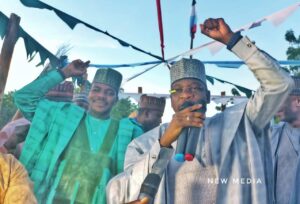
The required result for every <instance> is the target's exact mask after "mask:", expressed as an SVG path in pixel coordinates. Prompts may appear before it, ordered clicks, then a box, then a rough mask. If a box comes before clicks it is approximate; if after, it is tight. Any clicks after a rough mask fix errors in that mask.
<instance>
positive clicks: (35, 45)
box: [0, 0, 300, 96]
mask: <svg viewBox="0 0 300 204" xmlns="http://www.w3.org/2000/svg"><path fill="white" fill-rule="evenodd" d="M20 1H21V2H22V3H23V5H25V6H29V7H35V8H45V9H49V10H53V11H54V12H55V13H56V14H57V15H58V16H59V17H60V18H61V19H62V20H63V21H64V22H65V23H66V24H67V25H68V26H69V27H70V28H71V29H73V28H74V27H75V26H76V24H78V23H82V24H84V25H85V26H87V27H88V28H90V29H93V30H95V31H97V32H101V33H104V34H106V35H108V36H110V37H111V38H113V39H115V40H118V42H119V43H120V44H121V45H122V46H126V47H129V46H130V47H132V48H133V49H135V50H137V51H141V52H143V53H145V54H148V55H150V56H152V57H154V58H156V59H158V60H157V61H150V62H141V63H132V64H121V65H99V64H91V65H90V66H91V67H97V68H99V67H104V68H119V67H136V66H144V65H152V66H151V67H149V68H146V69H145V70H143V71H142V72H139V73H137V74H135V75H133V76H131V77H130V78H128V79H126V80H125V82H128V81H130V80H132V79H134V78H136V77H138V76H140V75H142V74H144V73H146V72H148V71H149V70H151V69H153V68H155V67H157V66H158V65H160V64H162V62H163V61H165V62H167V63H168V64H170V63H172V62H173V61H175V60H176V59H178V58H181V57H184V56H191V55H193V54H195V53H197V52H199V51H200V50H202V49H203V48H208V49H209V50H210V51H211V53H212V54H216V53H217V52H218V51H219V50H220V49H221V48H222V47H223V44H221V43H218V42H216V41H212V42H208V43H205V44H203V45H200V46H198V47H196V48H193V49H190V50H188V51H186V52H183V53H181V54H179V55H177V56H175V57H172V58H169V59H167V60H164V51H163V48H164V42H163V32H162V19H161V11H159V9H158V20H159V28H160V32H161V47H162V57H159V56H157V55H153V54H151V53H150V52H146V51H144V50H142V49H140V48H137V47H135V46H133V45H132V44H129V43H127V42H125V41H123V40H121V39H119V38H116V37H115V36H112V35H111V34H109V33H108V32H107V31H105V32H104V31H102V30H100V29H98V28H95V27H93V26H91V25H90V24H87V23H85V22H83V21H81V20H79V19H77V18H75V17H73V16H70V15H68V14H66V13H64V12H62V11H60V10H58V9H56V8H53V7H51V6H49V5H47V4H45V3H43V2H41V1H38V0H20ZM157 3H159V4H160V1H159V0H157ZM195 4H196V1H195V0H193V3H192V12H191V17H190V35H191V48H192V39H193V38H194V37H195V33H196V29H197V16H196V10H195ZM299 6H300V2H299V3H296V4H294V5H292V6H289V7H287V8H285V9H282V10H280V11H278V12H276V13H273V14H271V15H269V16H266V17H264V18H262V19H260V20H257V21H254V22H252V23H250V24H247V25H246V26H243V27H241V28H239V29H237V30H236V31H245V30H249V29H252V28H256V27H258V26H261V25H262V23H263V22H265V21H270V22H271V23H272V24H273V25H274V26H278V25H279V24H280V23H282V22H284V20H286V19H287V18H288V16H290V15H291V14H292V13H293V12H294V11H296V10H297V9H298V7H299ZM159 8H160V5H159ZM7 24H8V18H7V17H6V16H5V15H4V14H3V13H1V12H0V36H1V38H2V39H3V38H4V36H5V31H6V27H7ZM195 25H196V26H195ZM19 37H22V38H23V39H24V43H25V49H26V53H27V58H28V59H29V60H32V59H33V58H34V57H35V56H36V54H39V56H40V59H41V62H40V63H39V65H41V64H44V63H45V61H46V60H47V59H49V61H50V64H51V65H52V66H56V65H57V64H58V63H59V59H58V58H57V57H56V56H55V55H53V54H52V53H51V52H50V51H48V50H47V49H46V48H44V47H43V46H42V45H41V44H40V43H39V42H37V41H36V40H35V39H34V38H32V37H31V36H30V35H29V34H28V33H26V32H25V31H24V30H23V29H22V28H21V27H20V31H19ZM204 63H205V64H215V65H217V66H219V67H227V68H238V67H239V66H241V65H242V64H243V62H241V61H204ZM279 63H281V64H282V65H299V64H300V62H299V60H295V61H291V60H287V61H280V62H279ZM207 80H208V81H210V82H211V83H212V84H213V82H214V80H217V81H219V82H222V83H229V84H232V83H231V82H227V81H224V80H221V79H217V78H215V77H211V76H207ZM232 85H234V86H235V87H236V88H237V89H239V90H240V91H242V92H244V93H245V94H246V95H247V96H248V95H249V94H252V92H253V90H249V89H247V88H244V87H240V86H238V85H235V84H232Z"/></svg>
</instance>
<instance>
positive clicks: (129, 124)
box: [119, 118, 143, 133]
mask: <svg viewBox="0 0 300 204" xmlns="http://www.w3.org/2000/svg"><path fill="white" fill-rule="evenodd" d="M119 127H120V128H122V129H130V130H132V131H140V132H141V133H143V129H142V127H141V126H140V125H138V124H137V123H135V122H134V121H132V120H131V119H130V118H122V119H120V120H119Z"/></svg>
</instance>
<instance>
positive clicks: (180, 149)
mask: <svg viewBox="0 0 300 204" xmlns="http://www.w3.org/2000/svg"><path fill="white" fill-rule="evenodd" d="M192 105H194V103H193V102H191V101H185V102H184V103H183V104H182V105H181V106H180V108H179V110H180V111H181V110H183V109H185V108H187V107H190V106H192ZM187 136H188V129H187V128H183V129H182V130H181V133H180V135H179V137H178V139H177V145H176V151H175V160H176V161H178V162H184V160H185V158H184V153H185V146H186V142H187Z"/></svg>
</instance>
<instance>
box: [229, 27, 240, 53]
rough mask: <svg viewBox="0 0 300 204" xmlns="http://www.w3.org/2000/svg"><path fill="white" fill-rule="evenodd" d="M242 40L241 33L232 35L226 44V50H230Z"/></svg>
mask: <svg viewBox="0 0 300 204" xmlns="http://www.w3.org/2000/svg"><path fill="white" fill-rule="evenodd" d="M242 38H243V36H242V35H241V32H240V31H239V32H236V33H234V34H233V36H232V37H231V39H230V41H229V42H228V44H227V49H228V50H231V49H232V48H233V47H234V46H235V44H237V43H238V42H239V41H240V40H241V39H242Z"/></svg>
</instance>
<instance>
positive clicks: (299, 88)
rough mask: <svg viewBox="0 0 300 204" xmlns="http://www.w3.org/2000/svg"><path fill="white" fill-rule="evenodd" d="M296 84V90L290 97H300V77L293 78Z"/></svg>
mask: <svg viewBox="0 0 300 204" xmlns="http://www.w3.org/2000/svg"><path fill="white" fill-rule="evenodd" d="M291 77H292V79H293V80H294V83H295V88H294V89H293V90H292V92H291V93H290V95H293V96H300V76H291Z"/></svg>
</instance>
